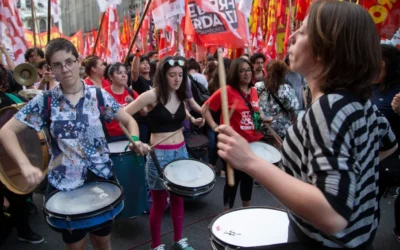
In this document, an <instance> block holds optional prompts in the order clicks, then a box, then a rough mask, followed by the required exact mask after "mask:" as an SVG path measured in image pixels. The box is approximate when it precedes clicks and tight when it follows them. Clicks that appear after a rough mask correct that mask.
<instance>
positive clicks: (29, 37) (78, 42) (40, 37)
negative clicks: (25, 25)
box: [25, 26, 84, 55]
mask: <svg viewBox="0 0 400 250" xmlns="http://www.w3.org/2000/svg"><path fill="white" fill-rule="evenodd" d="M25 37H26V42H27V43H28V48H33V32H32V31H30V30H25ZM59 37H62V38H65V39H68V40H70V41H71V42H72V43H73V44H74V45H75V47H76V48H77V49H78V52H79V54H81V55H82V54H83V53H84V41H83V35H82V30H79V31H78V32H76V33H75V34H74V35H73V36H70V37H68V36H64V35H63V34H62V33H61V32H60V30H59V29H58V28H57V27H56V26H53V28H51V32H50V38H51V39H54V38H59ZM46 44H47V32H42V33H38V34H36V46H37V47H38V48H42V49H44V48H45V47H46Z"/></svg>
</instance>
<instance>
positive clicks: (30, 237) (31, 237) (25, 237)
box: [18, 231, 44, 244]
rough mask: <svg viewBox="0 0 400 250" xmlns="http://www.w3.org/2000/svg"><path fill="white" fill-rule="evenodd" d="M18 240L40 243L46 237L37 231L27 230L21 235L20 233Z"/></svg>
mask: <svg viewBox="0 0 400 250" xmlns="http://www.w3.org/2000/svg"><path fill="white" fill-rule="evenodd" d="M18 240H19V241H22V242H26V243H30V244H40V243H42V242H43V241H44V238H43V237H42V236H40V235H38V234H37V233H35V232H32V231H30V232H27V233H24V234H21V235H18Z"/></svg>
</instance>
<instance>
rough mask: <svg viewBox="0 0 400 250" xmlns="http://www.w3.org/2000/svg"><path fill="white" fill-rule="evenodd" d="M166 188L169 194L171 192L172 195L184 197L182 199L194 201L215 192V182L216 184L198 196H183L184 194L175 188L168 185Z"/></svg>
mask: <svg viewBox="0 0 400 250" xmlns="http://www.w3.org/2000/svg"><path fill="white" fill-rule="evenodd" d="M165 187H166V188H167V189H168V191H169V192H171V193H173V194H176V195H178V196H182V197H185V198H192V199H193V198H199V197H203V196H205V195H207V194H209V193H211V192H212V191H213V190H214V187H215V182H214V183H213V184H212V185H210V186H209V187H208V188H207V189H206V191H204V192H201V193H198V195H188V194H183V193H181V192H179V190H177V189H175V188H173V187H170V186H167V185H165Z"/></svg>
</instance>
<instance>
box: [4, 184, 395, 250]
mask: <svg viewBox="0 0 400 250" xmlns="http://www.w3.org/2000/svg"><path fill="white" fill-rule="evenodd" d="M224 183H225V179H222V178H220V177H217V182H216V186H215V188H214V190H213V191H212V192H211V193H210V194H208V195H207V196H206V197H204V198H202V199H200V200H195V201H190V202H186V203H185V221H184V230H183V234H184V237H187V238H188V239H189V242H190V243H191V245H192V246H193V247H194V249H196V250H209V249H212V248H211V245H210V235H209V231H208V227H209V225H210V223H211V221H212V220H213V218H214V217H215V216H216V215H218V214H220V213H221V212H222V210H223V206H222V190H223V185H224ZM393 195H394V189H393V190H392V192H391V193H390V194H389V195H388V197H387V198H383V199H382V201H381V210H382V211H381V215H382V217H381V222H380V225H379V229H378V233H377V235H376V238H375V242H374V250H399V249H400V243H399V242H397V240H396V239H395V238H394V236H393V235H392V229H393V226H394V216H393V202H394V198H393ZM42 199H43V196H41V195H36V194H35V195H34V203H35V204H36V206H37V208H38V210H39V213H38V214H37V215H34V216H32V218H31V225H32V228H33V229H34V231H35V232H37V233H39V234H41V235H42V236H43V237H44V238H45V242H44V243H42V244H39V245H30V244H26V243H21V242H19V241H18V240H17V233H16V232H15V230H14V232H13V234H12V235H11V236H10V237H9V238H8V239H7V242H6V244H5V245H3V246H1V247H0V248H1V249H9V250H27V249H29V250H50V249H51V250H53V249H55V250H58V249H65V247H64V245H63V243H62V239H61V236H60V235H59V234H58V233H56V232H54V231H52V230H51V229H50V228H49V227H48V225H47V224H46V223H45V221H44V217H43V213H42V212H41V208H42V205H41V204H42ZM252 205H254V206H269V207H280V204H279V202H278V201H277V200H276V199H275V198H274V197H272V196H271V194H270V193H268V191H266V190H265V189H263V188H262V187H254V189H253V200H252ZM239 206H240V196H239V192H238V196H237V198H236V204H235V208H237V207H239ZM161 233H162V235H163V236H162V239H161V241H162V243H164V244H166V245H167V249H172V247H171V242H172V240H173V229H172V221H171V218H170V215H169V210H167V211H166V213H165V214H164V219H163V224H162V229H161ZM150 239H151V237H150V230H149V226H148V215H146V214H143V215H141V216H138V217H136V218H134V219H121V220H117V221H116V222H115V223H114V225H113V231H112V235H111V242H112V248H113V250H120V249H121V250H128V249H132V250H133V249H135V250H148V249H149V247H150ZM87 249H89V250H91V249H93V248H92V246H91V245H90V243H89V240H88V246H87Z"/></svg>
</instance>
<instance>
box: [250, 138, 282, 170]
mask: <svg viewBox="0 0 400 250" xmlns="http://www.w3.org/2000/svg"><path fill="white" fill-rule="evenodd" d="M250 147H251V149H252V150H253V152H254V153H255V154H256V155H257V156H259V157H261V158H263V159H264V160H266V161H268V162H270V163H272V164H275V165H276V164H278V163H279V162H280V161H281V159H282V155H281V153H280V152H279V151H278V149H276V148H275V147H273V146H271V145H269V144H267V143H263V142H252V143H250Z"/></svg>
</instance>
